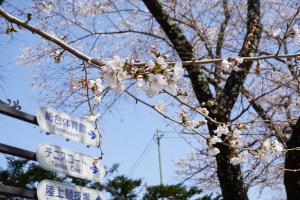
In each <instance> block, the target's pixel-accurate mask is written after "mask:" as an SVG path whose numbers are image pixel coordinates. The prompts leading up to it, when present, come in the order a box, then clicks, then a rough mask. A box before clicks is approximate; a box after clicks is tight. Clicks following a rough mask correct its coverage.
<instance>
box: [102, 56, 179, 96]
mask: <svg viewBox="0 0 300 200" xmlns="http://www.w3.org/2000/svg"><path fill="white" fill-rule="evenodd" d="M133 63H134V62H131V61H129V60H128V59H121V58H120V57H118V56H114V59H113V60H111V61H108V62H106V65H105V66H104V67H103V77H104V80H105V82H106V84H107V86H109V87H110V88H111V89H112V90H114V91H116V92H123V91H124V90H125V89H126V87H125V80H128V79H131V80H135V86H136V88H137V89H139V90H140V91H144V92H145V93H146V94H147V96H148V97H154V96H156V95H157V94H159V93H160V92H161V91H162V90H164V89H168V90H170V91H176V89H177V88H178V87H177V82H178V80H180V79H181V78H182V73H183V68H182V63H181V62H176V64H175V65H170V64H168V63H167V62H166V58H165V57H163V56H158V57H156V59H155V60H149V61H148V62H147V63H146V64H145V65H144V66H142V65H140V66H137V65H135V64H133Z"/></svg>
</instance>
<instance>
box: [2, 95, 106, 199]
mask: <svg viewBox="0 0 300 200" xmlns="http://www.w3.org/2000/svg"><path fill="white" fill-rule="evenodd" d="M18 107H19V106H18ZM0 114H4V115H7V116H10V117H13V118H16V119H19V120H22V121H25V122H28V123H31V124H34V125H38V126H40V127H41V129H42V130H43V131H45V132H46V133H50V134H55V135H60V136H62V137H64V138H65V139H67V140H72V141H75V142H80V143H84V144H86V145H87V146H94V147H99V146H100V133H99V132H98V131H97V129H96V126H95V124H94V122H92V121H90V120H87V119H82V118H78V117H73V116H70V115H67V114H64V113H61V112H58V111H55V110H53V109H49V108H40V109H39V110H38V112H37V117H36V116H34V115H30V114H28V113H25V112H22V111H19V109H17V107H15V106H11V105H9V104H6V103H4V102H2V101H0ZM0 153H5V154H10V155H13V156H18V157H22V158H25V159H29V160H33V161H36V160H37V161H38V162H39V163H40V165H41V167H43V168H45V169H47V170H52V171H55V172H61V173H64V174H67V175H70V176H74V177H77V178H83V179H88V180H93V181H100V180H101V179H102V178H103V176H104V174H105V171H104V167H103V164H102V162H101V160H99V159H95V158H93V157H91V156H87V155H84V154H81V153H78V152H74V151H71V150H69V149H66V148H63V147H59V146H55V145H51V144H41V145H40V146H39V147H38V149H37V151H36V153H34V152H30V151H27V150H24V149H20V148H16V147H13V146H9V145H6V144H1V143H0ZM1 195H6V196H12V197H25V198H31V199H37V196H38V199H40V200H58V199H66V200H77V199H80V200H104V198H103V196H102V195H101V193H100V192H99V191H96V190H92V189H88V188H83V187H79V186H72V185H66V184H63V183H59V182H55V181H49V180H44V181H42V182H41V183H40V184H39V186H38V191H37V193H36V191H34V190H26V189H23V188H16V187H11V186H6V185H3V184H0V196H1Z"/></svg>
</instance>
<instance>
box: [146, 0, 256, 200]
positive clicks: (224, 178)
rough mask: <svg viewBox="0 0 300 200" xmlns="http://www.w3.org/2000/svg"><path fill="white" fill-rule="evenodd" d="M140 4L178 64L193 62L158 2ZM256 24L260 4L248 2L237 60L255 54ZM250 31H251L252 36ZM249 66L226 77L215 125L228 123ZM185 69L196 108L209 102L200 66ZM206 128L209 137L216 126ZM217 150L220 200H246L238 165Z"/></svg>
mask: <svg viewBox="0 0 300 200" xmlns="http://www.w3.org/2000/svg"><path fill="white" fill-rule="evenodd" d="M143 2H144V4H145V5H146V7H147V8H148V9H149V11H150V13H151V14H152V15H153V17H154V18H155V19H156V21H157V22H158V23H159V25H160V26H161V28H162V29H163V31H164V32H165V34H166V35H167V37H168V38H169V40H170V41H171V43H172V44H173V46H174V48H175V50H176V51H177V53H178V55H179V57H180V58H181V60H183V61H185V60H192V59H193V58H194V52H193V49H192V46H191V44H190V43H189V41H188V40H187V39H186V37H185V35H184V34H183V32H182V31H181V29H180V28H179V27H178V26H177V25H176V23H175V22H174V21H173V20H172V19H171V18H170V16H169V15H168V13H167V12H166V11H165V10H163V8H162V6H161V4H160V3H159V1H158V0H143ZM259 21H260V1H259V0H248V16H247V35H246V37H245V41H244V45H243V47H242V48H241V51H240V56H253V55H254V54H255V53H256V51H257V48H258V44H259V39H260V35H261V27H260V26H259ZM255 28H256V29H255ZM253 29H255V31H254V32H253ZM249 33H252V35H253V37H252V38H251V41H249V38H248V34H249ZM249 42H250V45H249ZM251 65H252V62H244V63H243V64H242V65H241V66H240V67H241V68H242V69H243V70H241V71H240V72H233V73H232V74H231V75H230V77H229V79H228V80H227V81H226V84H225V87H224V89H223V91H222V94H221V95H220V98H219V99H217V101H218V107H216V108H213V109H211V110H210V116H211V117H212V118H216V119H217V120H218V121H220V122H225V123H226V122H228V121H229V120H230V113H231V111H232V107H233V105H234V103H235V102H236V99H237V97H238V95H239V92H240V88H241V86H242V85H243V83H244V81H245V79H246V76H247V73H248V71H249V69H250V67H251ZM186 69H187V71H188V74H189V77H190V79H191V82H192V86H193V90H194V92H195V95H196V97H197V100H198V101H199V104H201V103H202V102H207V101H208V100H210V99H212V98H213V95H212V92H211V91H210V88H209V84H208V81H207V78H206V76H205V74H204V73H203V69H202V66H200V65H191V66H187V67H186ZM208 128H209V130H210V133H211V134H213V130H215V129H216V126H215V124H211V123H209V126H208ZM217 147H218V148H219V149H220V152H221V153H220V154H219V155H218V156H217V158H216V159H217V173H218V178H219V181H220V186H221V190H222V194H223V198H224V200H247V199H248V197H247V190H246V189H245V184H244V181H243V176H242V172H241V168H240V166H239V165H236V166H233V165H231V164H230V158H231V155H232V149H230V148H229V147H228V146H227V145H224V144H218V146H217Z"/></svg>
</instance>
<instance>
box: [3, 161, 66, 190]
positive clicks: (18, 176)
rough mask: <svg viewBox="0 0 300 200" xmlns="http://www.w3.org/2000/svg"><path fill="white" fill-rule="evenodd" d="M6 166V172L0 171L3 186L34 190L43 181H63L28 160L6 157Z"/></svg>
mask: <svg viewBox="0 0 300 200" xmlns="http://www.w3.org/2000/svg"><path fill="white" fill-rule="evenodd" d="M7 165H8V166H7V170H0V182H2V183H3V184H5V185H10V186H15V187H22V188H27V189H34V188H35V186H36V183H37V182H40V181H42V180H44V179H51V180H56V181H63V180H64V178H60V177H58V176H57V174H56V173H54V172H50V171H47V170H44V169H42V168H41V167H39V166H38V165H36V164H35V163H32V162H29V161H28V160H24V159H15V158H13V157H7Z"/></svg>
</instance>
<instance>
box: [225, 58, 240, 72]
mask: <svg viewBox="0 0 300 200" xmlns="http://www.w3.org/2000/svg"><path fill="white" fill-rule="evenodd" d="M243 62H244V59H243V58H241V57H235V58H228V59H223V60H222V62H221V69H222V70H223V71H224V72H226V73H230V72H231V71H232V70H233V71H239V70H240V68H239V65H240V64H242V63H243Z"/></svg>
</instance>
